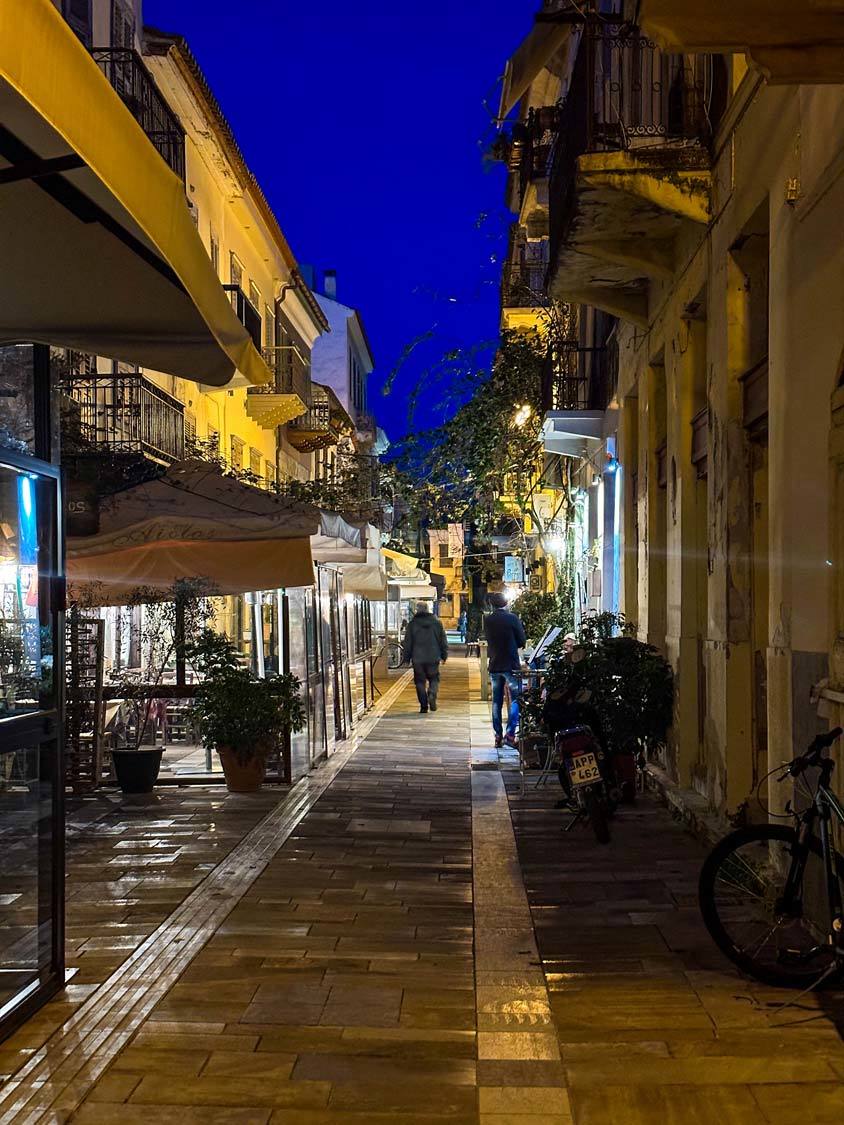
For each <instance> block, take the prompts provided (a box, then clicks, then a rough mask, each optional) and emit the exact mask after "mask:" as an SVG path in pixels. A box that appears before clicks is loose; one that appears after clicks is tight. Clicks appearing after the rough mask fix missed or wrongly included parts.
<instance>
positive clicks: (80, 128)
mask: <svg viewBox="0 0 844 1125" xmlns="http://www.w3.org/2000/svg"><path fill="white" fill-rule="evenodd" d="M0 207H2V214H3V239H2V250H3V254H2V256H3V271H2V277H0V343H15V342H19V341H34V342H40V343H47V344H56V345H59V346H63V347H68V348H73V349H77V350H79V351H83V352H87V353H92V354H97V355H103V356H108V357H111V358H114V359H118V360H123V361H125V362H127V363H132V364H138V365H140V366H143V367H148V368H151V369H154V370H157V371H162V372H166V373H168V374H171V375H177V376H180V377H182V378H184V379H192V380H194V381H196V382H200V383H205V384H209V385H213V386H223V385H224V384H226V383H228V382H229V381H230V380H231V379H232V377H233V375H234V373H235V371H238V372H240V373H241V375H242V376H243V379H245V381H246V382H248V383H255V384H259V383H266V382H268V381H269V380H270V378H271V376H270V372H269V369H268V368H267V366H266V364H265V363H264V361H263V359H262V358H261V356H260V354H259V352H258V351H257V349H256V348H255V346H254V344H253V343H252V339H251V338H250V336H249V335H248V333H247V332H246V329H245V328H244V327H243V325H242V324H241V323H240V321H239V320H238V319H237V316H236V315H235V312H234V309H233V308H232V306H231V304H230V303H229V300H228V298H227V295H226V293H225V292H224V290H223V288H222V286H221V285H220V282H219V280H218V278H217V275H216V273H215V271H214V269H213V267H212V265H211V261H210V259H209V257H208V254H207V252H206V251H205V248H204V246H203V244H202V241H201V239H200V237H199V234H198V233H197V231H196V229H195V227H194V225H193V222H192V220H191V217H190V213H189V210H188V206H187V201H186V198H185V187H184V184H183V183H182V181H181V179H180V178H179V177H178V176H177V175H176V174H175V173H174V172H173V171H171V170H170V168H169V167H168V166H167V164H166V163H165V161H164V159H163V158H162V156H160V155H159V153H158V152H157V151H156V149H155V148H154V147H153V145H152V143H151V142H150V140H149V139H148V138H147V136H146V134H145V133H144V131H143V129H142V128H141V126H140V125H139V124H138V123H137V122H136V120H135V118H134V117H133V116H132V114H131V113H130V111H129V109H128V108H127V107H126V106H125V105H124V104H123V101H122V100H121V98H120V97H119V96H118V94H117V93H116V92H115V91H114V89H112V87H111V85H110V84H109V82H108V80H107V78H106V76H105V75H104V74H103V72H102V71H101V70H100V68H99V66H98V65H97V63H96V62H95V61H94V60H93V58H92V57H91V56H90V55H89V54H88V52H87V51H86V50H85V48H84V46H83V45H82V43H81V42H80V41H79V40H78V39H77V37H76V36H75V35H74V33H73V32H72V30H71V29H70V27H69V26H68V24H67V23H66V22H65V21H64V20H63V19H62V17H61V15H60V14H59V12H58V11H57V9H56V7H55V6H54V5H53V3H51V0H26V2H25V3H21V2H20V0H0Z"/></svg>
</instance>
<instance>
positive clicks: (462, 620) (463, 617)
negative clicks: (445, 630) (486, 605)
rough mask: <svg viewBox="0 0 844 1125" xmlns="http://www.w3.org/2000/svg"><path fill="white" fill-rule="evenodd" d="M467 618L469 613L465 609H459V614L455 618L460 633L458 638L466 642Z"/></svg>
mask: <svg viewBox="0 0 844 1125" xmlns="http://www.w3.org/2000/svg"><path fill="white" fill-rule="evenodd" d="M468 620H469V615H468V613H467V612H466V610H465V609H461V610H460V616H459V617H458V618H457V632H458V633H459V634H460V640H461V642H462V643H463V644H464V645H465V644H466V625H467V623H468Z"/></svg>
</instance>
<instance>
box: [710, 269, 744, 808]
mask: <svg viewBox="0 0 844 1125" xmlns="http://www.w3.org/2000/svg"><path fill="white" fill-rule="evenodd" d="M714 253H715V252H713V256H714ZM709 308H710V319H709V322H708V323H709V333H708V360H709V364H708V372H707V382H708V387H707V397H708V402H709V411H710V414H709V421H710V435H709V550H710V564H709V565H710V573H709V591H708V607H709V629H708V634H709V638H710V642H709V647H708V653H707V687H708V695H709V698H708V700H707V719H708V722H707V730H708V737H707V744H706V747H705V761H706V789H707V794H708V796H709V797H710V799H711V800H712V802H713V805H714V806H715V807H716V808H718V809H720V810H721V811H722V812H727V813H735V812H736V811H737V810H738V809H739V808H740V806H741V805H742V804H743V803H744V802H745V801H746V800H747V799H748V797H749V795H750V792H751V790H752V787H753V747H752V722H753V699H752V690H753V687H752V683H753V681H752V675H751V671H752V659H753V654H752V646H751V622H750V610H751V601H750V598H751V583H750V543H751V537H752V522H751V516H752V513H751V510H750V499H751V480H750V456H749V448H748V442H747V438H746V435H745V433H744V429H743V427H742V397H741V383H740V382H739V376H740V375H742V374H743V373H744V371H746V370H747V367H748V355H749V338H748V331H749V329H748V325H749V314H748V291H747V286H746V279H745V275H744V274H743V272H742V271H741V269H740V268H739V266H738V264H737V263H736V262H735V261H734V260H733V259H732V257H731V256H730V254H729V253H728V252H727V250H726V248H725V249H724V252H723V257H721V258H720V260H719V259H717V258H716V259H714V262H713V271H712V282H711V287H710V293H709Z"/></svg>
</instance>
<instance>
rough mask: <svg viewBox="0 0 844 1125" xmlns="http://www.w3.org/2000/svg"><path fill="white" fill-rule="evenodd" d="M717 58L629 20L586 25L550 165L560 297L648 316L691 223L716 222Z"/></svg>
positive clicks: (552, 274) (555, 287)
mask: <svg viewBox="0 0 844 1125" xmlns="http://www.w3.org/2000/svg"><path fill="white" fill-rule="evenodd" d="M713 73H714V72H713V64H712V62H711V60H708V59H704V58H701V59H692V60H691V61H690V60H689V59H688V58H686V57H684V56H682V55H671V54H666V53H664V52H663V51H661V50H660V49H659V48H658V47H657V46H656V45H655V44H654V43H653V42H651V40H649V39H647V38H646V37H645V36H644V35H642V33H641V31H640V30H639V29H638V28H636V27H633V26H631V25H630V24H619V23H604V22H596V21H594V20H590V21H587V22H586V23H585V24H584V26H583V30H582V31H581V32H580V39H579V44H578V48H577V55H576V60H575V64H574V67H573V70H572V74H571V79H570V83H569V90H568V93H567V95H566V97H565V99H564V100H563V102H562V104H561V105H560V107H559V112H558V115H557V119H556V135H555V140H554V144H553V148H552V151H551V153H550V159H549V164H548V177H549V179H548V185H549V186H548V194H549V212H550V215H549V237H550V255H549V257H550V265H549V275H548V276H549V287H550V292H551V294H552V296H554V297H556V298H561V299H564V298H565V297H566V296H567V295H572V294H577V295H578V296H579V297H581V298H582V297H583V295H584V294H586V293H589V292H590V291H591V298H590V299H589V300H584V302H583V303H590V304H594V305H595V306H596V307H598V308H603V309H605V310H606V311H608V312H610V313H612V314H613V315H616V316H620V317H623V318H625V319H630V320H632V321H634V322H637V323H645V324H646V323H647V296H646V287H647V283H648V281H649V280H650V279H653V278H669V277H671V275H672V273H673V265H674V263H673V246H674V241H675V239H676V236H677V234H678V233H679V231H680V230H681V229H682V228H683V226H684V224H685V225H689V224H691V225H692V226H694V224H705V223H706V222H707V220H708V217H709V185H710V173H709V168H710V156H709V149H708V142H709V140H710V139H711V135H712V128H713V125H714V124H715V123H714V122H713V120H712V116H711V111H712V109H713V107H714V104H715V97H714V92H713V78H712V76H713Z"/></svg>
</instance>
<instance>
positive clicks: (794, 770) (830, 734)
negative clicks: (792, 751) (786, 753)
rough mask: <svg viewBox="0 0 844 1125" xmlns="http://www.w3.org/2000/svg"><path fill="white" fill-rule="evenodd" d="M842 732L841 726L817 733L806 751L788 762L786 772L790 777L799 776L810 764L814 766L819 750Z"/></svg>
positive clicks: (827, 746)
mask: <svg viewBox="0 0 844 1125" xmlns="http://www.w3.org/2000/svg"><path fill="white" fill-rule="evenodd" d="M842 734H844V730H842V728H841V727H835V728H834V729H833V730H831V731H827V733H826V734H819V735H817V737H816V738H815V739H814V740H813V741H812V744H811V746H810V747H809V749H808V750H807V751H806V753H805V754H800V755H798V757H796V758H795V759H794V761H792V762H791V763H790V764H789V766H788V769H787V770H786V774H791V776H792V777H799V776H800V774H801V773H803V772H804V770H807V769H809V768H810V767H811V766H816V765H817V764H818V760H819V759H820V756H821V752H822V751H823V750H827V749H828V748H829V747H830V746H832V744H833V742H836V741H837V740H838V739H839V738H840V737H841V735H842ZM783 776H785V775H783Z"/></svg>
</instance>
